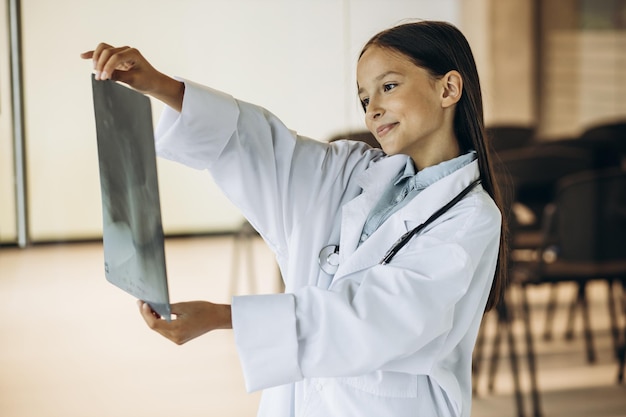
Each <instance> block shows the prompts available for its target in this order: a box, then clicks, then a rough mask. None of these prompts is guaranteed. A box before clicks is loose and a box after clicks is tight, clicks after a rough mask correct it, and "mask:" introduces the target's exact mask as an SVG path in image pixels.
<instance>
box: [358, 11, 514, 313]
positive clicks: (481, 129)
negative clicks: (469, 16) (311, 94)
mask: <svg viewBox="0 0 626 417" xmlns="http://www.w3.org/2000/svg"><path fill="white" fill-rule="evenodd" d="M370 46H378V47H382V48H388V49H391V50H394V51H396V52H399V53H401V54H403V55H405V56H406V57H408V58H409V59H410V60H411V61H413V63H415V65H417V66H418V67H420V68H423V69H425V70H427V71H428V72H429V73H430V75H431V76H433V77H435V78H441V77H443V76H444V75H445V74H447V73H448V72H449V71H452V70H456V71H458V72H459V73H460V74H461V78H462V79H463V94H462V96H461V99H460V100H459V102H458V103H457V105H456V111H455V114H454V133H455V134H456V138H457V141H458V142H459V146H460V148H461V151H462V152H463V153H465V152H467V151H469V150H470V149H474V150H475V151H476V153H477V155H478V167H479V170H480V178H481V183H482V186H483V188H484V189H485V190H486V191H487V193H488V194H489V195H490V196H491V198H493V200H494V201H495V203H496V205H497V206H498V208H499V209H500V212H501V213H502V216H503V218H502V233H501V237H500V251H499V254H498V264H497V267H496V274H495V277H494V280H493V284H492V286H491V292H490V293H489V300H488V301H487V308H486V309H487V310H490V309H491V308H493V307H494V306H496V305H497V304H498V302H499V301H500V300H501V298H502V297H503V294H504V290H505V287H506V284H507V275H508V274H507V269H508V268H507V259H508V245H507V237H508V225H507V221H506V216H507V210H506V207H505V204H504V202H503V198H502V194H501V192H500V188H499V187H498V183H497V181H496V179H495V175H494V170H493V165H492V161H491V154H492V152H491V149H490V146H489V142H488V139H487V135H486V134H485V125H484V119H483V99H482V93H481V89H480V81H479V79H478V71H477V69H476V63H475V62H474V56H473V54H472V50H471V48H470V46H469V43H468V42H467V39H465V36H463V34H462V33H461V31H460V30H458V29H457V28H456V27H455V26H453V25H451V24H450V23H447V22H437V21H418V22H411V23H404V24H401V25H398V26H394V27H392V28H390V29H387V30H384V31H382V32H380V33H378V34H377V35H375V36H374V37H372V39H370V40H369V41H368V42H367V43H366V44H365V46H364V47H363V50H362V51H361V55H360V56H362V55H363V53H364V52H365V51H366V50H367V49H368V48H369V47H370ZM360 56H359V57H360Z"/></svg>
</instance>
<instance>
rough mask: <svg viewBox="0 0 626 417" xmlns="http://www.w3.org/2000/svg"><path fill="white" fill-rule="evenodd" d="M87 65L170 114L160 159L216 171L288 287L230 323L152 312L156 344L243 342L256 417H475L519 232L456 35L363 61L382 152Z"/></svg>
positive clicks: (108, 53) (125, 62)
mask: <svg viewBox="0 0 626 417" xmlns="http://www.w3.org/2000/svg"><path fill="white" fill-rule="evenodd" d="M82 57H83V58H90V59H93V62H94V67H95V72H96V78H99V79H102V80H106V79H113V80H118V81H122V82H124V83H127V84H129V85H130V86H132V87H134V88H135V89H137V90H139V91H141V92H144V93H147V94H150V95H152V96H154V97H156V98H158V99H160V100H162V101H163V102H165V104H167V105H168V106H169V107H168V108H166V110H165V111H164V114H163V115H162V117H161V120H160V122H159V126H158V128H157V133H156V137H157V144H156V146H157V151H158V153H159V155H160V156H162V157H164V158H168V159H171V160H175V161H179V162H181V163H183V164H185V165H188V166H190V167H193V168H197V169H207V170H209V171H210V172H211V174H212V176H213V178H214V180H215V181H216V183H217V184H218V185H219V186H220V187H221V188H222V189H223V191H224V193H226V195H227V196H228V197H229V198H230V199H231V200H232V201H233V202H234V203H235V204H236V205H237V206H238V207H239V208H240V209H241V211H242V212H243V213H244V215H245V216H246V217H247V219H248V220H249V221H250V223H251V224H252V225H253V226H254V227H255V228H256V229H257V230H258V231H259V233H260V234H261V235H262V236H263V238H264V239H265V241H266V242H267V243H268V245H269V246H270V247H271V248H272V250H273V251H274V252H275V253H276V257H277V260H278V263H279V266H280V269H281V272H282V276H283V279H284V281H285V293H284V294H270V295H251V296H238V297H234V298H233V300H232V306H229V305H216V304H213V303H209V302H206V301H194V302H187V303H178V304H173V305H172V312H173V313H174V314H176V316H177V319H176V320H173V321H172V322H169V323H168V322H166V321H164V320H159V318H158V317H157V316H155V314H153V313H152V312H151V310H150V308H149V306H148V305H147V304H145V303H143V302H141V301H140V302H139V306H140V311H141V314H142V316H143V318H144V319H145V321H146V322H147V324H148V325H149V326H150V327H151V328H152V329H154V330H155V331H157V332H159V333H161V334H162V335H163V336H165V337H167V338H169V339H171V340H172V341H174V342H175V343H179V344H181V343H185V342H187V341H189V340H191V339H193V338H195V337H197V336H200V335H202V334H204V333H206V332H208V331H211V330H214V329H220V328H232V329H233V330H234V333H235V340H236V344H237V349H238V352H239V356H240V360H241V365H242V368H243V371H244V376H245V381H246V385H247V389H248V390H258V389H265V392H264V394H263V396H262V400H261V404H260V410H259V416H271V417H287V416H324V417H328V416H341V417H348V416H359V417H362V416H375V417H381V416H469V415H470V411H471V393H472V390H471V358H472V349H473V346H474V342H475V339H476V335H477V332H478V328H479V325H480V321H481V318H482V316H483V312H484V311H485V308H486V307H487V308H491V307H493V306H494V305H495V303H496V302H497V300H498V299H499V297H500V296H501V293H502V289H503V287H504V279H503V274H502V272H503V271H505V267H504V263H503V259H504V253H505V252H504V250H503V243H502V242H503V239H502V238H501V236H503V234H502V233H501V229H502V226H501V225H502V224H505V223H504V222H501V213H500V210H499V207H498V206H499V194H498V190H497V187H496V183H495V182H494V175H493V172H492V169H491V164H490V161H489V154H488V152H487V147H486V143H485V134H484V129H483V114H482V99H481V92H480V85H479V80H478V75H477V71H476V66H475V63H474V59H473V57H472V53H471V50H470V47H469V45H468V43H467V41H466V39H465V38H464V36H463V35H462V34H461V33H460V32H459V31H458V29H456V28H455V27H454V26H452V25H450V24H448V23H444V22H433V21H422V22H416V23H407V24H402V25H399V26H396V27H393V28H390V29H388V30H386V31H383V32H381V33H379V34H377V35H375V36H374V37H373V38H372V39H371V40H370V41H369V42H368V43H367V44H366V45H365V47H364V48H363V50H362V53H361V55H360V58H359V61H358V66H357V83H358V86H357V87H358V94H359V98H360V101H361V103H362V106H363V109H364V111H365V124H366V125H367V128H368V129H369V131H370V132H371V133H372V134H373V135H374V136H375V138H376V139H377V141H378V142H379V143H380V145H381V147H382V150H381V149H374V148H371V147H369V146H368V145H366V144H364V143H361V142H351V141H337V142H333V143H331V144H328V143H323V142H319V141H314V140H311V139H308V138H304V137H301V136H298V135H297V134H296V133H294V132H293V131H291V130H288V129H287V128H286V127H285V126H284V125H283V124H282V123H281V122H280V120H278V119H277V118H276V117H275V116H274V115H272V114H271V113H269V112H268V111H267V110H265V109H263V108H261V107H257V106H255V105H252V104H249V103H245V102H242V101H238V100H236V99H234V98H232V97H231V96H229V95H227V94H224V93H221V92H218V91H216V90H213V89H210V88H207V87H203V86H200V85H197V84H195V83H192V82H190V81H178V80H175V79H172V78H170V77H168V76H166V75H164V74H162V73H160V72H158V71H157V70H155V69H154V68H153V67H152V66H151V65H150V64H149V63H148V62H147V61H146V60H145V59H144V58H143V56H142V55H141V54H140V53H139V52H138V51H137V50H135V49H132V48H128V47H121V48H116V47H112V46H110V45H106V44H100V45H99V46H98V47H97V48H96V49H95V50H94V51H90V52H86V53H84V54H82ZM478 182H480V184H479V183H478ZM442 208H443V209H442ZM434 213H437V214H435V215H434V216H433V214H434ZM431 216H433V218H431V219H430V220H428V219H429V218H430V217H431ZM423 223H425V224H423ZM407 232H408V234H407ZM405 234H406V235H405ZM403 235H404V236H403ZM401 236H403V238H402V239H400V240H398V239H399V238H400V237H401ZM499 258H500V261H499V260H498V259H499ZM498 264H499V267H497V266H498ZM494 276H495V278H494Z"/></svg>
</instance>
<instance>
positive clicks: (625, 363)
mask: <svg viewBox="0 0 626 417" xmlns="http://www.w3.org/2000/svg"><path fill="white" fill-rule="evenodd" d="M620 281H621V284H622V285H621V287H622V288H621V289H622V295H621V297H620V300H621V303H620V304H621V306H620V307H621V312H622V315H623V317H624V329H623V333H622V340H621V343H620V344H619V348H618V351H617V356H618V368H617V383H618V384H623V383H624V372H625V370H626V278H622V279H621V280H620Z"/></svg>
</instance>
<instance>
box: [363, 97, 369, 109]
mask: <svg viewBox="0 0 626 417" xmlns="http://www.w3.org/2000/svg"><path fill="white" fill-rule="evenodd" d="M369 103H370V99H369V98H362V99H361V107H363V110H365V109H367V105H368V104H369Z"/></svg>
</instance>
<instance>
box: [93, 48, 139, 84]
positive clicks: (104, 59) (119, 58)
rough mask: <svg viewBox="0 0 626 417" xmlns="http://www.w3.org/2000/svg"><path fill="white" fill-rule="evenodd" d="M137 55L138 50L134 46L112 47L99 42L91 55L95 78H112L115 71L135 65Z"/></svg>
mask: <svg viewBox="0 0 626 417" xmlns="http://www.w3.org/2000/svg"><path fill="white" fill-rule="evenodd" d="M139 57H140V55H139V51H137V50H136V49H134V48H130V47H128V46H121V47H113V46H111V45H109V44H106V43H101V44H100V45H98V47H97V48H96V49H95V51H94V53H93V55H92V59H93V62H94V69H95V72H96V79H99V80H107V79H109V78H113V77H112V76H113V75H114V72H115V71H118V70H119V71H129V70H131V69H132V68H134V67H135V63H136V62H137V61H138V58H139Z"/></svg>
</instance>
